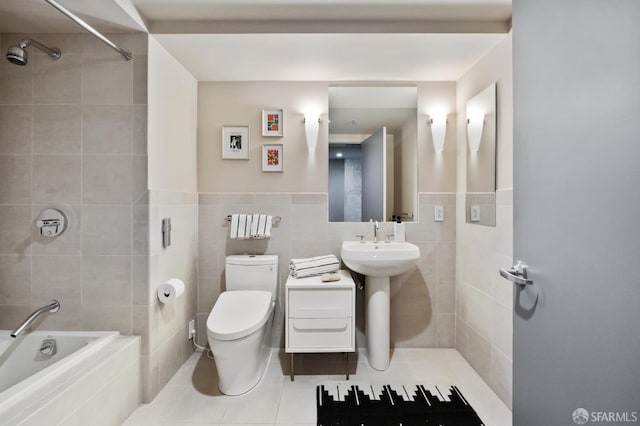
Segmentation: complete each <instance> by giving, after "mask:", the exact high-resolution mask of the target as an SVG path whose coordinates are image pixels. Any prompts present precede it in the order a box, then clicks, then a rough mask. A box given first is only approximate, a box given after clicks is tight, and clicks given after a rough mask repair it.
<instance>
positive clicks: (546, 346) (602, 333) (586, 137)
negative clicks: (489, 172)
mask: <svg viewBox="0 0 640 426" xmlns="http://www.w3.org/2000/svg"><path fill="white" fill-rule="evenodd" d="M638 22H640V1H637V0H612V1H598V0H535V1H531V0H513V28H514V30H513V57H514V59H513V60H514V63H513V65H514V257H515V259H514V260H516V259H519V260H522V261H524V262H525V263H526V264H528V266H529V278H530V279H531V280H533V285H531V286H527V288H526V289H524V290H520V289H519V287H516V289H517V291H516V292H515V297H514V302H515V310H514V355H513V356H514V358H513V359H514V367H513V368H514V389H513V415H514V425H517V426H542V425H553V426H560V425H574V424H598V423H608V424H627V423H636V422H638V423H640V273H639V270H640V269H639V265H640V221H639V217H640V25H639V24H638ZM581 409H582V410H581Z"/></svg>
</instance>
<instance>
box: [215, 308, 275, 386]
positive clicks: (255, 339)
mask: <svg viewBox="0 0 640 426" xmlns="http://www.w3.org/2000/svg"><path fill="white" fill-rule="evenodd" d="M273 311H274V309H273V307H272V308H271V313H270V314H269V315H270V317H269V320H268V321H267V322H266V323H265V324H264V326H263V327H261V328H260V329H258V330H256V331H255V332H253V333H251V334H250V335H248V336H245V337H242V338H240V339H236V340H216V339H213V338H212V337H211V336H208V337H209V346H211V352H213V358H214V361H215V363H216V369H217V370H218V388H219V389H220V392H222V393H223V394H225V395H242V394H243V393H246V392H248V391H250V390H251V389H253V388H254V387H255V386H256V385H257V384H258V383H259V382H260V379H261V378H262V376H263V375H264V371H265V370H266V367H267V364H268V362H269V359H270V355H271V344H270V343H271V327H272V324H273V316H274V312H273Z"/></svg>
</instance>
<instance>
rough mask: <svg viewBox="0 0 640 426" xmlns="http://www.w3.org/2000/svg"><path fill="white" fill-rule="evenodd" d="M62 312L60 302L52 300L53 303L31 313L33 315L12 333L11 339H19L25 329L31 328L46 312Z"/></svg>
mask: <svg viewBox="0 0 640 426" xmlns="http://www.w3.org/2000/svg"><path fill="white" fill-rule="evenodd" d="M59 310H60V302H58V301H57V300H52V301H51V303H49V304H47V305H44V306H42V307H40V308H38V309H36V310H35V311H33V312H31V315H29V317H28V318H27V319H26V320H24V321H23V322H22V324H20V325H19V326H18V327H16V329H15V330H13V331H12V332H11V337H18V336H19V335H21V334H22V332H23V331H24V330H25V328H27V327H29V326H30V325H31V323H32V322H34V321H35V320H36V319H37V318H38V317H39V316H40V315H42V314H44V313H46V312H58V311H59Z"/></svg>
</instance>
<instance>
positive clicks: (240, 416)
mask: <svg viewBox="0 0 640 426" xmlns="http://www.w3.org/2000/svg"><path fill="white" fill-rule="evenodd" d="M295 362H296V366H295V369H296V376H295V380H294V381H293V382H292V381H291V380H290V379H289V354H285V353H284V352H281V351H278V350H276V349H274V350H273V352H272V354H271V360H270V362H269V366H268V367H267V371H266V373H265V376H264V378H263V380H262V381H261V383H260V384H258V386H256V387H255V388H254V389H252V390H251V391H249V392H248V393H246V394H244V395H241V396H236V397H229V396H226V395H222V394H221V393H220V391H219V390H218V389H217V384H216V380H217V376H216V370H215V364H214V362H213V360H210V359H208V358H207V357H206V356H205V355H203V354H202V353H195V354H193V355H192V356H191V358H189V360H188V361H187V362H186V363H185V364H184V365H183V366H182V368H181V369H180V370H179V371H178V372H177V373H176V375H175V376H174V377H173V378H172V379H171V381H170V382H169V383H168V384H167V386H165V388H164V389H163V390H162V391H161V392H160V394H159V395H158V396H157V397H156V398H155V399H154V400H153V402H152V403H150V404H143V405H141V406H140V407H138V408H137V409H136V410H135V411H134V412H133V413H132V414H131V416H130V417H129V418H128V419H127V421H126V422H125V423H124V425H125V426H147V425H156V426H157V425H161V426H177V425H180V426H187V425H190V426H231V425H233V426H246V425H251V426H256V425H272V426H276V425H277V426H285V425H286V426H293V425H296V426H313V425H315V424H316V423H315V422H316V406H315V389H316V385H319V384H324V385H325V386H327V387H335V386H341V387H347V386H350V385H360V386H361V387H370V386H373V387H374V388H376V387H377V386H379V385H385V384H389V385H391V386H392V387H394V388H402V385H405V386H406V387H407V389H409V388H410V387H413V386H415V385H416V384H423V385H425V386H427V387H430V386H433V385H436V386H439V387H440V389H448V388H449V386H451V385H456V386H458V388H459V389H460V391H461V392H462V394H463V395H464V396H465V398H467V400H468V401H469V403H470V404H471V405H472V406H473V407H474V409H475V410H476V412H477V413H478V415H479V416H480V418H481V419H482V420H483V421H484V423H485V424H486V425H487V426H512V421H511V411H510V410H509V408H508V407H507V406H506V405H505V404H504V403H502V401H500V399H499V398H498V396H497V395H496V394H495V393H493V391H492V390H491V389H490V388H489V386H487V384H486V383H485V382H484V381H483V380H482V379H481V378H480V376H479V375H478V374H477V373H476V372H475V371H474V370H473V368H472V367H471V366H470V365H469V364H468V363H467V362H466V361H465V360H464V358H462V356H461V355H460V354H459V353H458V351H456V350H455V349H396V350H394V352H393V355H392V358H391V365H390V366H389V368H388V369H387V370H385V371H376V370H373V369H372V368H371V367H369V364H368V363H367V360H366V355H365V352H364V351H361V352H358V353H357V354H356V355H353V354H351V356H350V362H349V370H350V374H351V376H350V379H349V381H345V375H344V370H345V368H344V358H343V356H342V355H341V354H297V355H296V358H295Z"/></svg>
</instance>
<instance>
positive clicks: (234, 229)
mask: <svg viewBox="0 0 640 426" xmlns="http://www.w3.org/2000/svg"><path fill="white" fill-rule="evenodd" d="M239 220H240V215H239V214H232V215H231V226H230V227H229V238H231V239H232V240H235V239H236V238H238V223H239Z"/></svg>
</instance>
